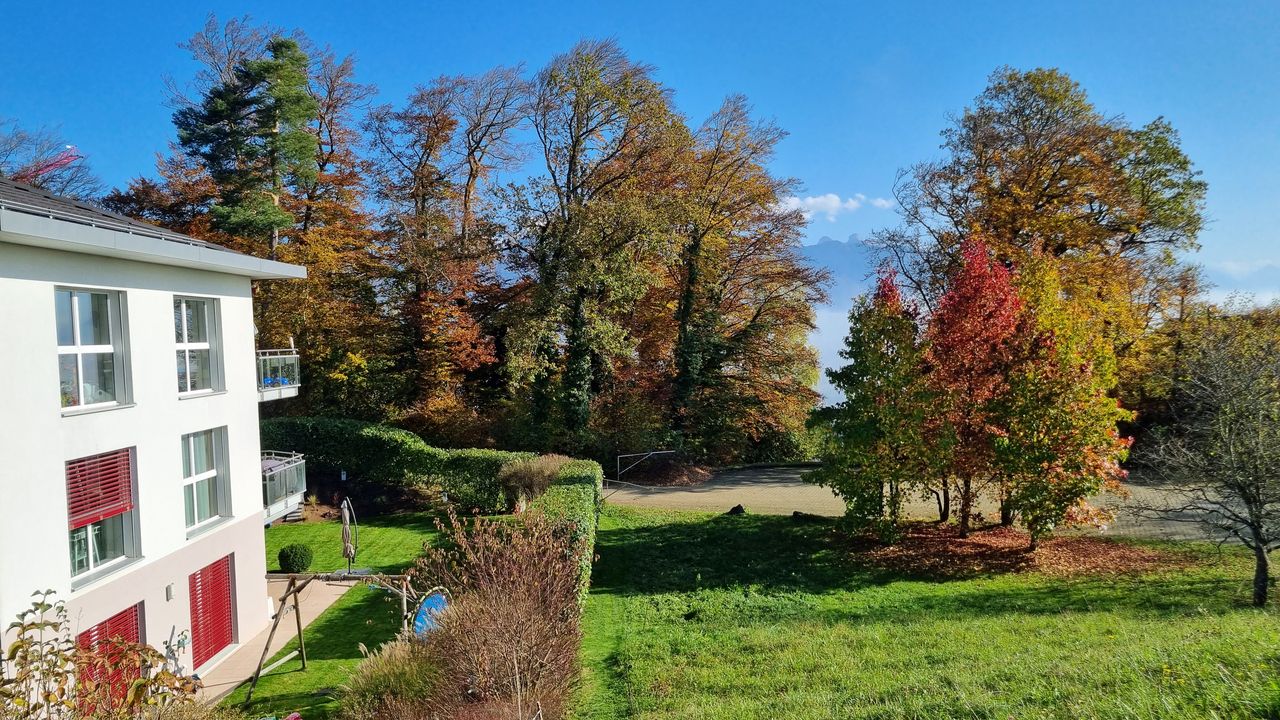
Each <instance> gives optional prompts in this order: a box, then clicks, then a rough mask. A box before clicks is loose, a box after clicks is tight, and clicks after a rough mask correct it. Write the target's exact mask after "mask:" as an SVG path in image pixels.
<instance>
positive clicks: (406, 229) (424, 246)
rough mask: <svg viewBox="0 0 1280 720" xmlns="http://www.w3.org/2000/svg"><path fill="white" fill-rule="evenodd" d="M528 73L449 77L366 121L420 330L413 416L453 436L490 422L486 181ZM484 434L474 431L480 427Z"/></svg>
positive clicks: (412, 344)
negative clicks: (485, 406)
mask: <svg viewBox="0 0 1280 720" xmlns="http://www.w3.org/2000/svg"><path fill="white" fill-rule="evenodd" d="M525 90H526V83H525V81H524V80H523V79H522V78H521V77H520V74H519V69H518V68H501V67H500V68H495V69H493V70H490V71H488V72H486V73H483V74H481V75H477V76H458V77H441V78H437V79H436V80H435V81H433V82H431V83H430V84H428V85H425V86H421V87H419V88H417V89H416V90H415V91H414V93H413V95H412V96H411V97H410V98H409V101H408V102H407V103H406V105H405V106H404V107H402V108H399V109H397V108H394V107H392V106H390V105H384V106H380V107H377V108H375V109H374V110H373V111H372V112H371V113H370V115H369V117H368V119H367V120H366V123H365V129H366V130H367V132H368V134H369V142H370V144H371V145H372V148H373V150H374V164H373V170H374V173H373V176H374V179H375V182H376V186H377V199H378V201H379V204H380V208H381V215H382V224H383V226H384V228H385V230H384V232H385V235H386V237H387V247H388V256H387V259H388V262H389V264H390V266H391V270H392V283H391V285H390V290H391V292H390V294H389V298H388V299H389V300H390V301H391V303H393V304H394V305H395V307H396V310H397V312H398V315H399V318H400V319H401V321H402V323H403V325H404V327H403V329H404V331H405V335H406V337H407V340H408V343H407V344H408V347H407V350H408V352H407V356H408V363H409V364H410V365H411V370H410V375H411V377H412V379H413V381H414V392H413V397H412V402H413V407H412V408H411V409H410V410H409V413H410V415H411V416H412V418H413V420H412V422H413V424H414V425H415V426H417V427H418V428H419V429H421V430H424V431H425V432H427V433H428V434H429V435H431V436H434V437H444V438H448V437H449V436H448V434H447V433H446V431H448V430H457V429H459V427H460V426H461V425H466V424H468V423H464V422H463V418H464V417H470V418H471V422H470V424H474V423H476V422H479V418H478V417H476V416H475V414H474V412H475V411H474V407H471V405H473V403H474V402H475V398H469V397H467V394H466V391H465V388H464V383H465V379H466V375H467V373H470V372H473V371H475V370H477V369H478V368H480V367H482V366H484V365H487V364H491V363H493V362H495V361H496V360H497V357H496V355H495V352H494V345H493V341H492V338H491V337H489V335H488V334H487V333H486V332H485V331H484V330H483V328H482V327H481V321H482V317H481V313H480V312H478V305H477V295H478V293H479V292H480V291H481V290H482V289H483V288H486V287H487V286H491V285H493V284H495V283H496V280H495V279H494V277H493V267H494V263H495V262H496V259H497V251H496V248H495V242H496V239H495V236H496V232H497V228H496V226H495V225H494V223H493V221H492V219H491V217H492V215H491V213H490V212H489V206H488V203H487V196H486V194H485V193H484V192H483V191H484V189H485V188H484V185H483V183H485V182H486V181H488V180H490V179H491V178H492V175H493V173H494V172H495V171H496V170H499V169H503V168H505V167H506V166H507V165H508V164H509V163H510V162H511V161H512V160H513V159H514V158H515V153H516V149H515V147H514V143H513V140H512V133H513V131H514V130H515V128H516V126H517V125H518V123H519V122H520V121H521V119H522V117H523V116H522V112H523V109H524V105H525V102H526V93H525ZM473 441H474V438H473Z"/></svg>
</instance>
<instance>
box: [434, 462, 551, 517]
mask: <svg viewBox="0 0 1280 720" xmlns="http://www.w3.org/2000/svg"><path fill="white" fill-rule="evenodd" d="M443 452H444V453H445V457H444V459H443V460H442V462H441V464H440V465H439V467H438V469H437V473H438V475H439V479H440V486H441V488H443V489H444V491H445V493H446V494H448V496H449V501H450V502H452V503H454V504H455V505H457V506H458V507H460V508H462V509H464V510H468V511H475V512H478V513H481V514H485V515H492V514H494V513H501V512H506V511H507V510H509V509H510V508H509V507H507V494H506V492H504V491H503V489H502V483H500V482H498V471H500V470H502V466H503V465H506V464H507V463H509V462H511V461H513V460H528V459H530V458H534V457H537V453H531V452H508V451H506V450H483V449H478V448H474V449H463V450H445V451H443Z"/></svg>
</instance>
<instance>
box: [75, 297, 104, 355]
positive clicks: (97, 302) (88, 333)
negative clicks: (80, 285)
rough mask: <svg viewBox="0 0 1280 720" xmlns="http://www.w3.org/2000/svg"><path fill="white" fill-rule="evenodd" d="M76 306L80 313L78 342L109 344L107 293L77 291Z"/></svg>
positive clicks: (84, 343) (82, 343)
mask: <svg viewBox="0 0 1280 720" xmlns="http://www.w3.org/2000/svg"><path fill="white" fill-rule="evenodd" d="M76 306H77V310H78V311H79V313H80V344H81V345H110V344H111V315H110V313H109V312H108V310H107V307H108V302H107V294H106V293H91V292H77V293H76Z"/></svg>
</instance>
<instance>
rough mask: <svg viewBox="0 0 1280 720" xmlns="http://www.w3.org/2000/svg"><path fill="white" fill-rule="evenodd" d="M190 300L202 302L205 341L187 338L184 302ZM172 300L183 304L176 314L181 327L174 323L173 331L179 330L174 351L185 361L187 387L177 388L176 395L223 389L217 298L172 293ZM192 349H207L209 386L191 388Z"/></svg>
mask: <svg viewBox="0 0 1280 720" xmlns="http://www.w3.org/2000/svg"><path fill="white" fill-rule="evenodd" d="M192 300H197V301H199V302H202V303H204V307H205V318H204V324H205V334H206V336H207V337H208V340H206V341H205V342H190V341H188V340H187V336H188V330H187V313H186V303H187V302H189V301H192ZM173 302H174V304H175V305H176V304H178V303H182V304H183V309H182V311H181V312H179V313H178V314H177V318H176V319H177V320H178V321H180V322H181V323H182V327H181V328H179V327H177V326H176V324H175V326H174V330H175V331H178V330H181V332H182V338H183V339H182V340H177V339H176V337H175V340H174V343H175V346H176V347H175V349H176V351H177V352H180V353H182V358H183V362H184V363H186V371H187V372H186V378H187V389H182V388H179V389H178V395H179V396H180V397H190V396H193V395H208V394H210V393H216V392H221V391H222V389H223V384H222V353H221V347H220V346H219V345H220V344H219V342H218V338H219V336H220V332H219V331H220V330H221V327H220V326H219V317H220V315H221V313H220V312H219V308H218V300H217V298H208V297H196V296H193V295H174V296H173ZM193 350H208V351H209V387H207V388H198V389H195V390H192V389H191V351H193ZM179 377H181V376H179Z"/></svg>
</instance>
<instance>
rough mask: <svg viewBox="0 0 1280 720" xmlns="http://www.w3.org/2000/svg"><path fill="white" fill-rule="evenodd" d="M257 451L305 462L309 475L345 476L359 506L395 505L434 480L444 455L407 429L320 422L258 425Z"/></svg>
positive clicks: (293, 419) (280, 420)
mask: <svg viewBox="0 0 1280 720" xmlns="http://www.w3.org/2000/svg"><path fill="white" fill-rule="evenodd" d="M261 433H262V447H263V448H264V449H267V450H289V451H293V452H300V453H302V454H303V455H305V456H306V457H307V468H308V470H321V471H329V472H333V473H336V472H338V471H339V470H346V471H347V480H348V482H350V483H351V485H352V489H353V490H354V491H356V492H359V493H360V494H361V498H360V499H361V501H363V502H369V503H372V504H375V505H388V504H394V503H396V502H398V501H399V500H401V499H403V497H404V496H405V495H406V492H407V491H408V490H410V489H412V488H415V487H421V486H423V485H425V484H427V483H428V481H429V480H430V479H431V478H432V477H433V476H435V475H437V474H438V473H439V472H440V470H441V468H442V466H443V464H444V461H445V459H446V457H447V455H448V454H447V453H446V452H445V451H444V450H440V449H439V448H433V447H431V446H430V445H427V444H426V443H425V442H423V441H422V438H420V437H418V436H417V435H414V434H413V433H411V432H408V431H407V430H399V429H397V428H393V427H390V426H387V425H378V424H376V423H367V422H361V421H359V420H347V419H341V418H321V417H286V418H272V419H268V420H263V421H262V423H261Z"/></svg>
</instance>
